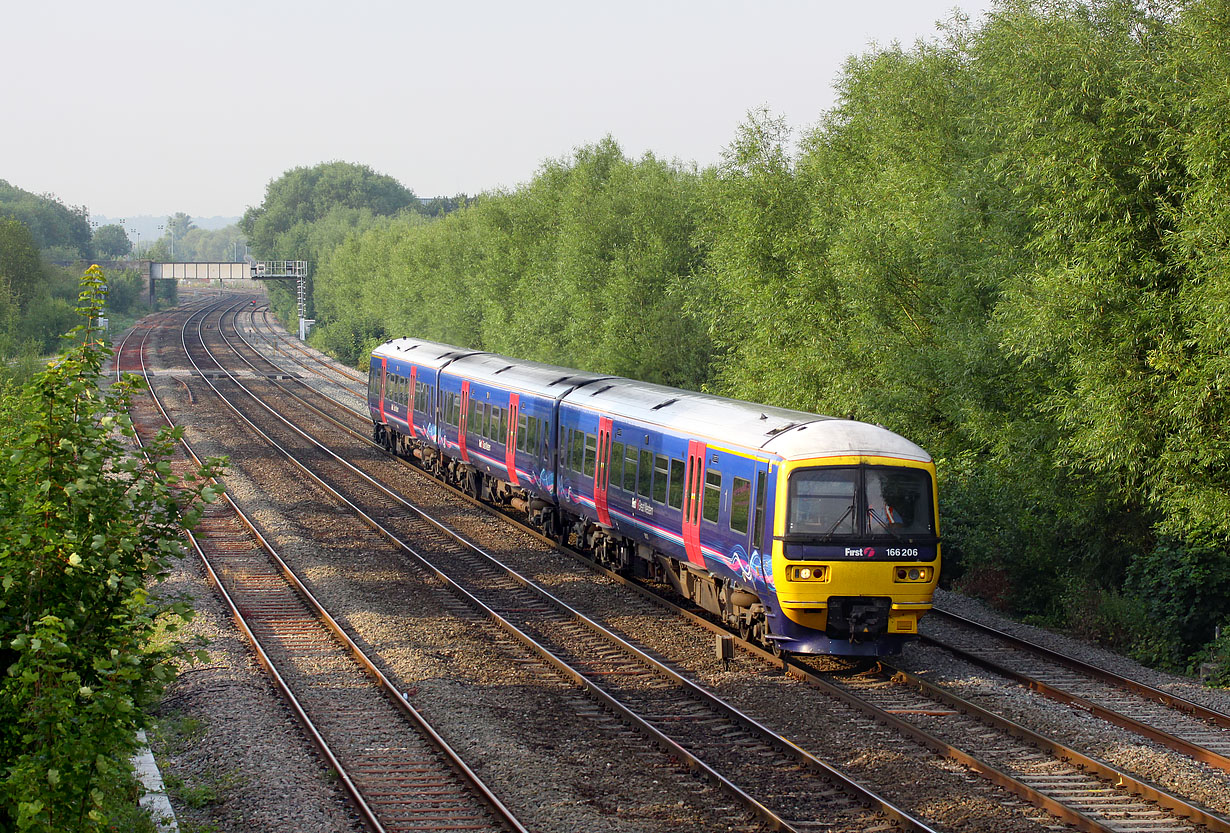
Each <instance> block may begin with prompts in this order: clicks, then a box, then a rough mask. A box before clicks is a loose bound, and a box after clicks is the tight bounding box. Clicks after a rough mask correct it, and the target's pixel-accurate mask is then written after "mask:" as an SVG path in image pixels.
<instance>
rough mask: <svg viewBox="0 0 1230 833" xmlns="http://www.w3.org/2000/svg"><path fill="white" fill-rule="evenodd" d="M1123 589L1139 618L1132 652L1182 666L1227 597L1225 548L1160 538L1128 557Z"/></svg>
mask: <svg viewBox="0 0 1230 833" xmlns="http://www.w3.org/2000/svg"><path fill="white" fill-rule="evenodd" d="M1125 591H1126V592H1127V593H1128V594H1130V595H1131V596H1134V597H1135V598H1137V599H1139V600H1140V607H1141V615H1142V617H1143V619H1144V625H1142V632H1143V633H1144V634H1145V636H1144V638H1141V639H1139V640H1138V641H1137V642H1136V644H1134V645H1133V647H1132V653H1133V655H1135V656H1136V657H1137V658H1138V659H1140V660H1141V661H1143V662H1147V663H1149V664H1151V665H1158V666H1161V667H1165V668H1170V669H1172V670H1176V671H1182V670H1186V668H1187V666H1188V665H1189V663H1191V662H1194V661H1196V656H1197V654H1198V653H1199V652H1200V650H1201V649H1202V648H1203V647H1204V646H1206V645H1207V644H1208V643H1210V642H1211V641H1212V640H1213V638H1214V631H1215V628H1216V625H1217V624H1218V623H1219V622H1222V621H1224V620H1225V618H1226V611H1227V601H1226V600H1227V599H1230V552H1228V551H1227V549H1226V548H1225V547H1224V546H1218V545H1215V544H1203V545H1202V544H1189V543H1184V542H1181V541H1176V540H1163V541H1161V542H1159V543H1158V545H1157V546H1156V547H1154V548H1153V550H1152V551H1150V552H1147V553H1144V554H1142V555H1140V556H1138V557H1137V558H1135V559H1134V560H1133V561H1132V564H1131V565H1130V566H1129V567H1128V571H1127V581H1126V584H1125Z"/></svg>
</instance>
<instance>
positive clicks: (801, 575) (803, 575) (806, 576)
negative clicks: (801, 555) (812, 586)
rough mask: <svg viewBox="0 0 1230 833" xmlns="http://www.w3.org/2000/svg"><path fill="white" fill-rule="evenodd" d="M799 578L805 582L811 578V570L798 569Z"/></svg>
mask: <svg viewBox="0 0 1230 833" xmlns="http://www.w3.org/2000/svg"><path fill="white" fill-rule="evenodd" d="M799 578H801V579H803V580H804V581H807V579H809V578H811V568H810V567H800V568H799Z"/></svg>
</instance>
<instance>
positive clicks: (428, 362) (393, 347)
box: [372, 338, 490, 370]
mask: <svg viewBox="0 0 1230 833" xmlns="http://www.w3.org/2000/svg"><path fill="white" fill-rule="evenodd" d="M478 352H479V351H478V350H471V349H469V348H467V347H454V346H453V345H451V344H440V343H439V342H436V341H424V340H423V339H421V338H395V339H393V340H392V341H386V342H385V343H384V344H381V345H380V346H379V347H377V348H376V349H375V350H373V351H372V358H381V357H384V358H389V359H405V360H406V361H412V362H414V363H415V364H420V365H422V366H424V367H430V368H433V369H435V370H439V369H440V368H441V367H443V366H444V365H446V364H448V363H449V362H451V361H453V360H454V359H458V358H461V357H462V356H472V355H474V354H475V353H478ZM488 355H490V354H488Z"/></svg>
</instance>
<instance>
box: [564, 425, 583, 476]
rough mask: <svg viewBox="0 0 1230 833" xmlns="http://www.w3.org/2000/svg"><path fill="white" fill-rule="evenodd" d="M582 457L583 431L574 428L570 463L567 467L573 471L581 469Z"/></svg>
mask: <svg viewBox="0 0 1230 833" xmlns="http://www.w3.org/2000/svg"><path fill="white" fill-rule="evenodd" d="M584 457H585V433H584V432H583V431H577V430H575V429H574V430H573V432H572V463H571V464H570V465H569V466H568V467H569V468H570V469H572V470H573V471H575V472H579V471H581V460H582V459H583V458H584Z"/></svg>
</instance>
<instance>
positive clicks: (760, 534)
mask: <svg viewBox="0 0 1230 833" xmlns="http://www.w3.org/2000/svg"><path fill="white" fill-rule="evenodd" d="M765 488H766V483H765V473H764V472H762V471H758V472H756V529H755V531H754V532H753V533H752V544H753V545H754V546H757V547H759V546H763V541H764V504H765Z"/></svg>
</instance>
